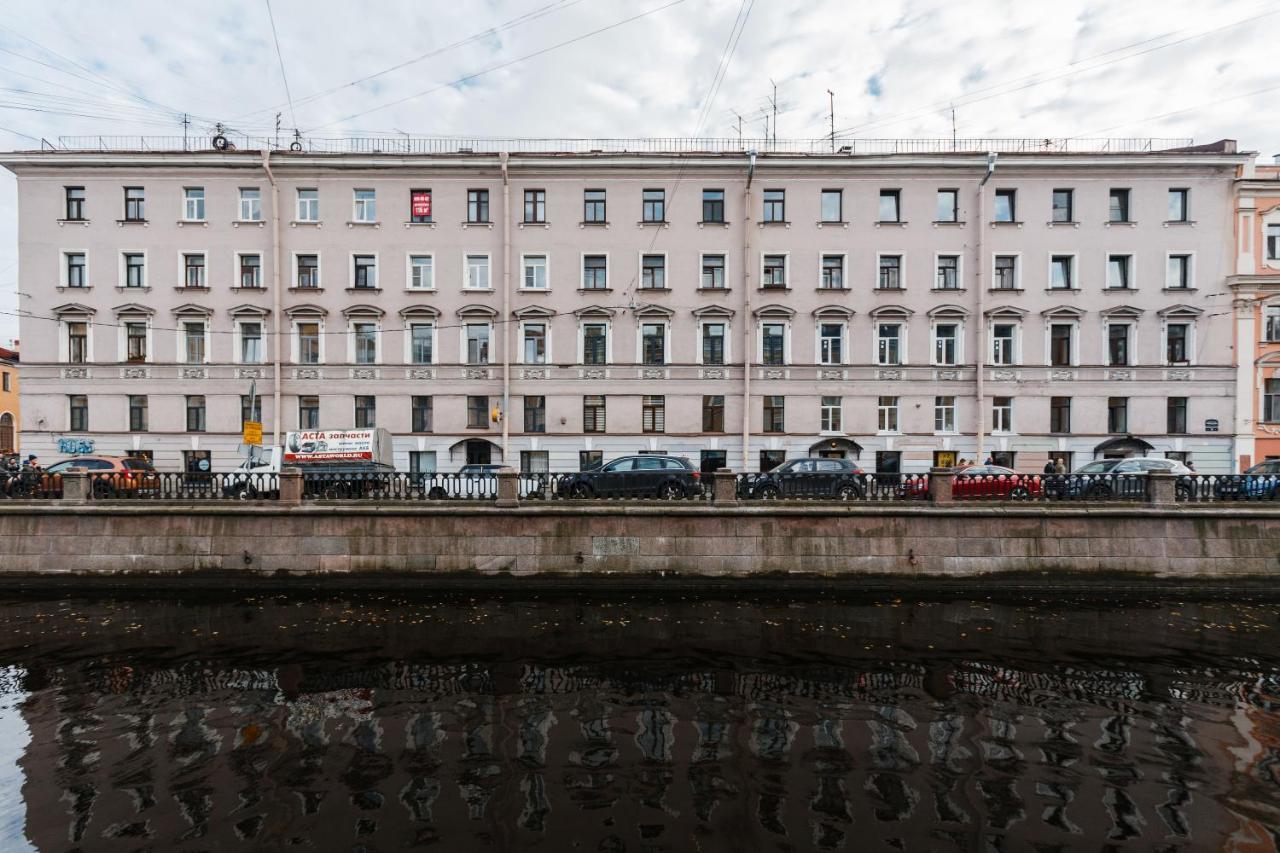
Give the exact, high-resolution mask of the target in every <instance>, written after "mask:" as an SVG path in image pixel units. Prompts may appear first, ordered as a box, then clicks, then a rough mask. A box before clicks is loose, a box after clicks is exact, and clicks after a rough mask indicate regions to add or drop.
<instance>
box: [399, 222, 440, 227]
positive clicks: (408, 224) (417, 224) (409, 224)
mask: <svg viewBox="0 0 1280 853" xmlns="http://www.w3.org/2000/svg"><path fill="white" fill-rule="evenodd" d="M404 227H405V228H435V227H436V224H435V222H414V221H412V220H406V221H405V223H404Z"/></svg>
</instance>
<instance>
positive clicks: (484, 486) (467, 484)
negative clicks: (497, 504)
mask: <svg viewBox="0 0 1280 853" xmlns="http://www.w3.org/2000/svg"><path fill="white" fill-rule="evenodd" d="M505 467H506V466H505V465H463V466H462V469H461V470H460V471H458V473H457V474H423V475H421V476H422V477H423V480H422V488H424V489H426V493H427V497H428V498H429V499H431V500H433V501H443V500H468V499H469V500H483V499H486V498H495V497H497V496H498V472H499V471H501V470H502V469H503V468H505Z"/></svg>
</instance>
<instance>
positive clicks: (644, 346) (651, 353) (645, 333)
mask: <svg viewBox="0 0 1280 853" xmlns="http://www.w3.org/2000/svg"><path fill="white" fill-rule="evenodd" d="M666 339H667V327H666V324H665V323H642V324H641V325H640V360H641V363H642V364H666V363H667V353H666Z"/></svg>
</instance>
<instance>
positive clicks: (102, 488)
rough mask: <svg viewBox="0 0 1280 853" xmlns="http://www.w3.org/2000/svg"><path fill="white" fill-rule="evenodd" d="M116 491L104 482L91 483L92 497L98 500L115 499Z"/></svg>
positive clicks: (95, 481)
mask: <svg viewBox="0 0 1280 853" xmlns="http://www.w3.org/2000/svg"><path fill="white" fill-rule="evenodd" d="M115 493H116V490H115V488H114V487H113V486H112V485H111V483H109V482H107V481H106V480H94V481H93V496H94V497H95V498H98V499H102V498H110V497H115Z"/></svg>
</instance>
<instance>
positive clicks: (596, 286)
mask: <svg viewBox="0 0 1280 853" xmlns="http://www.w3.org/2000/svg"><path fill="white" fill-rule="evenodd" d="M608 287H609V259H608V257H607V256H605V255H583V256H582V289H583V290H607V289H608Z"/></svg>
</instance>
